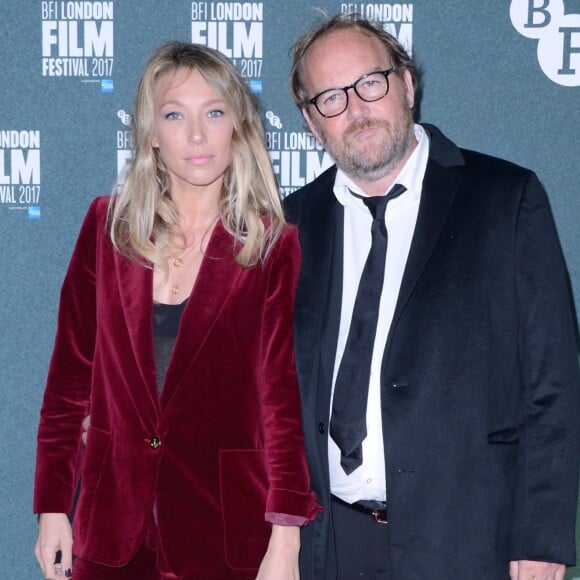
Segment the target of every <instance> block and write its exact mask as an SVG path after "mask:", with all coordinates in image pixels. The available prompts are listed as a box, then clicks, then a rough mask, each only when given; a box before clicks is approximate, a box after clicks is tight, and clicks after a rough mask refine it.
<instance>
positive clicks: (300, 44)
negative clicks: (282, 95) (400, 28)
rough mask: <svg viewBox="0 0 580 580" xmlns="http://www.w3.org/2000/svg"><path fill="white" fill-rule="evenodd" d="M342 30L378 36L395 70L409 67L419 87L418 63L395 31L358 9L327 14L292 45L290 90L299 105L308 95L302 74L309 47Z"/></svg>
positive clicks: (414, 82)
mask: <svg viewBox="0 0 580 580" xmlns="http://www.w3.org/2000/svg"><path fill="white" fill-rule="evenodd" d="M341 30H349V31H353V32H358V33H361V34H365V35H367V36H371V37H375V38H377V39H378V40H379V41H380V42H381V43H382V45H383V46H384V47H385V51H386V53H387V55H388V56H389V58H390V59H391V64H392V66H393V68H394V69H395V71H396V74H398V75H399V76H402V73H403V72H404V71H405V70H408V71H409V73H410V74H411V78H412V80H413V86H414V87H415V89H416V88H417V66H416V63H415V61H414V60H413V59H412V58H411V57H410V56H409V54H408V53H407V51H406V50H405V48H404V47H403V45H402V44H401V43H400V42H399V41H398V40H397V39H396V38H395V37H394V36H393V35H392V34H389V33H388V32H386V31H385V30H384V29H383V28H382V27H381V26H380V24H378V23H375V22H371V21H370V20H367V19H365V18H363V17H362V16H360V15H359V14H358V13H356V12H351V13H344V14H337V15H336V16H334V17H332V18H328V17H327V19H326V20H325V21H324V22H323V23H322V24H320V25H318V26H316V27H314V28H312V29H310V30H309V31H307V32H306V33H305V34H304V35H302V36H301V37H300V38H299V39H298V40H297V41H296V42H295V43H294V46H293V47H292V52H293V61H292V69H291V70H290V90H291V92H292V97H293V99H294V102H295V103H296V105H298V107H299V108H303V107H304V106H305V103H306V101H307V100H308V97H309V95H308V94H307V92H306V88H305V87H304V82H303V75H302V72H303V70H302V69H303V66H304V60H305V58H306V56H307V54H308V51H309V50H310V49H311V47H312V46H313V45H314V43H315V42H317V41H318V40H320V39H321V38H323V37H325V36H328V35H329V34H332V33H333V32H337V31H341Z"/></svg>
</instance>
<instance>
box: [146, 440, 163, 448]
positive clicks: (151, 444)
mask: <svg viewBox="0 0 580 580" xmlns="http://www.w3.org/2000/svg"><path fill="white" fill-rule="evenodd" d="M160 446H161V439H159V437H151V441H149V447H151V449H159V447H160Z"/></svg>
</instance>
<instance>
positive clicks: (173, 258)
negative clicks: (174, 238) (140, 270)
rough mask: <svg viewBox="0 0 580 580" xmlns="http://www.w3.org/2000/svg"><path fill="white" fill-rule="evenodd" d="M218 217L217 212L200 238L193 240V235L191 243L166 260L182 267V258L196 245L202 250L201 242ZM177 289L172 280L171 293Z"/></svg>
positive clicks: (177, 292)
mask: <svg viewBox="0 0 580 580" xmlns="http://www.w3.org/2000/svg"><path fill="white" fill-rule="evenodd" d="M218 217H219V214H218V215H216V216H215V218H214V219H213V220H212V221H211V222H210V224H209V225H208V226H207V228H206V229H205V231H204V232H203V235H202V236H201V238H200V239H199V240H197V241H196V240H195V237H194V239H193V240H192V241H191V243H190V244H187V245H186V246H185V247H184V248H183V250H182V252H181V254H177V255H176V254H173V255H170V256H169V257H168V258H167V260H168V261H169V262H170V264H172V265H173V266H174V267H175V268H182V267H183V265H184V263H185V260H184V258H185V257H186V256H187V255H188V254H189V253H191V252H192V251H193V250H194V249H195V248H196V247H197V246H200V251H201V250H203V248H202V246H203V243H204V241H205V239H206V237H207V235H208V233H209V232H210V230H211V229H212V228H213V226H214V225H215V223H216V221H217V219H218ZM179 291H180V287H179V284H177V283H176V282H173V285H172V286H171V293H172V294H173V295H175V294H179Z"/></svg>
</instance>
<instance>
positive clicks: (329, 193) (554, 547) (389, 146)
mask: <svg viewBox="0 0 580 580" xmlns="http://www.w3.org/2000/svg"><path fill="white" fill-rule="evenodd" d="M291 84H292V90H293V94H294V98H295V101H296V103H297V104H298V106H299V107H300V109H301V111H302V113H303V115H304V118H305V119H306V122H307V123H308V126H309V127H310V129H311V130H312V132H313V133H314V135H315V136H316V138H317V139H318V140H319V141H320V142H321V143H322V144H323V145H324V147H325V148H326V149H327V151H329V152H330V154H331V155H332V156H333V157H334V159H335V160H336V167H333V168H331V169H329V170H328V171H326V172H325V173H323V174H322V175H321V176H319V177H318V178H317V179H316V180H315V181H314V182H312V183H311V184H309V185H307V186H306V187H304V188H303V189H302V190H301V191H299V192H296V193H295V194H293V195H291V196H290V197H289V198H287V199H286V201H285V206H286V211H287V216H288V219H289V220H290V221H291V222H293V223H295V224H297V226H298V228H299V231H300V238H301V244H302V254H303V265H302V272H301V278H300V282H299V289H298V297H297V304H296V319H295V326H296V358H297V366H298V374H299V379H300V384H301V395H302V404H303V419H304V430H305V438H306V446H307V454H308V461H309V466H310V470H311V477H312V482H313V486H314V491H316V493H317V494H318V497H319V500H320V501H321V503H323V504H324V505H325V506H326V510H325V512H324V513H323V514H321V517H319V519H318V521H317V522H316V523H314V524H312V525H310V526H307V527H306V528H304V532H303V536H302V555H301V565H302V578H303V579H307V580H322V579H333V580H335V579H340V580H342V579H345V580H346V579H348V580H353V579H354V578H359V577H363V578H377V579H379V578H380V579H390V580H427V579H429V580H468V579H469V580H474V579H481V580H484V579H485V580H505V579H508V578H511V579H512V580H516V579H517V580H531V579H535V580H561V579H563V577H564V566H565V565H566V564H572V563H573V562H574V559H575V547H574V521H575V513H576V501H577V485H578V481H577V473H578V457H579V452H580V450H579V433H578V425H579V424H580V421H579V420H578V416H579V410H580V408H579V392H580V389H579V386H580V379H579V373H578V362H577V354H576V345H575V334H574V330H575V329H574V317H573V314H572V306H571V302H570V296H569V291H568V285H567V277H566V270H565V265H564V262H563V258H562V255H561V251H560V248H559V243H558V239H557V235H556V232H555V228H554V224H553V220H552V217H551V213H550V210H549V206H548V201H547V199H546V196H545V193H544V191H543V189H542V187H541V185H540V183H539V182H538V179H537V178H536V176H535V175H534V174H533V173H531V172H530V171H527V170H525V169H522V168H520V167H517V166H515V165H513V164H510V163H508V162H506V161H502V160H499V159H494V158H492V157H488V156H484V155H481V154H478V153H474V152H470V151H465V150H461V149H459V148H457V147H456V146H455V145H454V144H453V143H452V142H451V141H449V140H448V139H447V138H446V137H445V136H444V135H443V134H442V133H441V132H440V131H439V130H438V129H437V128H435V127H433V126H430V125H423V126H420V125H414V124H413V107H414V104H415V88H416V86H415V85H416V71H415V65H414V63H413V61H412V60H411V59H410V58H409V56H408V55H407V54H406V52H405V50H404V49H403V47H402V46H401V45H400V44H399V43H398V42H397V41H396V39H394V38H393V37H391V36H390V35H389V34H387V33H385V32H384V31H383V30H382V29H378V28H375V26H374V25H372V24H371V23H369V22H367V21H364V20H362V19H357V18H356V17H354V16H348V15H347V16H337V17H335V18H333V19H332V20H330V21H328V22H327V23H325V24H323V25H322V26H321V27H319V28H318V29H316V30H314V31H313V32H311V33H308V34H307V35H305V36H304V37H302V38H301V39H299V40H298V42H297V43H296V45H295V47H294V63H293V69H292V75H291ZM337 87H338V88H337ZM385 194H387V195H385ZM378 197H382V198H383V200H381V199H377V200H375V202H373V201H372V200H371V201H369V200H368V198H378ZM377 202H378V203H377ZM373 203H374V205H375V206H377V207H372V206H373ZM383 216H384V217H383ZM381 248H382V249H381ZM380 252H382V254H380ZM367 255H368V258H367ZM377 256H378V258H377ZM385 256H386V257H385ZM383 270H384V271H383ZM377 287H378V292H377V291H376V289H377ZM369 312H370V315H369ZM351 327H352V328H351ZM361 417H362V418H361Z"/></svg>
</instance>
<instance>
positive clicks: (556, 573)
mask: <svg viewBox="0 0 580 580" xmlns="http://www.w3.org/2000/svg"><path fill="white" fill-rule="evenodd" d="M565 573H566V566H564V564H554V563H551V562H533V561H531V560H519V561H514V562H510V580H564V574H565Z"/></svg>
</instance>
